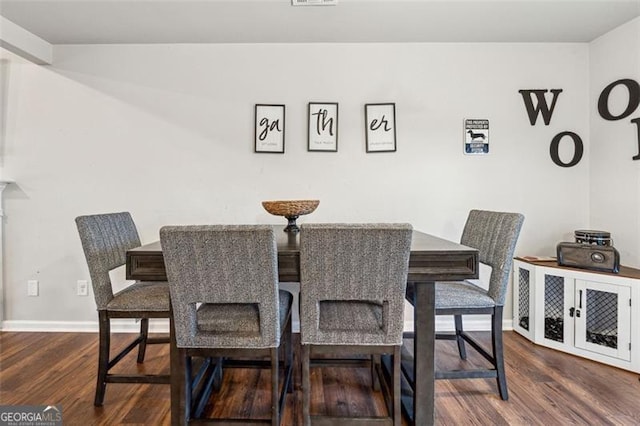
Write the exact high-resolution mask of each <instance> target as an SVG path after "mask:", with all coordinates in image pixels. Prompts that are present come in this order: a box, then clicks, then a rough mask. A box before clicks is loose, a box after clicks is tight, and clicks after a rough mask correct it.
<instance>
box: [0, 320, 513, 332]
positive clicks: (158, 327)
mask: <svg viewBox="0 0 640 426" xmlns="http://www.w3.org/2000/svg"><path fill="white" fill-rule="evenodd" d="M502 328H503V330H513V320H503V321H502ZM293 329H294V331H295V332H298V331H299V330H300V324H299V323H298V321H294V322H293ZM404 329H405V331H411V330H413V321H405V323H404ZM464 329H465V330H467V331H488V330H491V321H490V319H489V318H488V317H487V318H486V319H485V318H474V317H472V316H467V317H465V318H464ZM139 330H140V325H139V322H138V321H136V320H128V319H122V320H121V319H114V320H112V321H111V331H112V332H113V333H137V332H138V331H139ZM436 330H438V331H453V330H454V324H453V317H438V318H436ZM0 331H7V332H11V331H13V332H18V331H20V332H49V333H62V332H67V333H97V332H98V321H21V320H9V321H3V322H2V323H1V324H0ZM149 331H150V332H151V333H168V332H169V320H167V319H152V320H150V321H149Z"/></svg>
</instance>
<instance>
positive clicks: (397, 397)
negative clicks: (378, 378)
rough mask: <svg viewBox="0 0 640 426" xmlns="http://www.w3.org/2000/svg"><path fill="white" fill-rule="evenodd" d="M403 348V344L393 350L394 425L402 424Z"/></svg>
mask: <svg viewBox="0 0 640 426" xmlns="http://www.w3.org/2000/svg"><path fill="white" fill-rule="evenodd" d="M401 348H402V346H396V347H395V348H394V350H393V373H391V374H392V377H393V395H392V398H393V425H394V426H400V425H401V424H402V411H401V410H402V408H401V405H402V394H401V392H402V390H401V383H400V381H401V376H402V371H401V367H400V361H401Z"/></svg>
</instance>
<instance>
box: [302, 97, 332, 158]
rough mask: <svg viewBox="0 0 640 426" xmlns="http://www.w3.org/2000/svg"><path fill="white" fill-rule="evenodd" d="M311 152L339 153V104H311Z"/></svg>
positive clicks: (309, 124)
mask: <svg viewBox="0 0 640 426" xmlns="http://www.w3.org/2000/svg"><path fill="white" fill-rule="evenodd" d="M308 117H309V121H308V127H309V128H308V145H307V149H308V150H309V151H327V152H336V151H338V103H337V102H329V103H317V102H309V115H308Z"/></svg>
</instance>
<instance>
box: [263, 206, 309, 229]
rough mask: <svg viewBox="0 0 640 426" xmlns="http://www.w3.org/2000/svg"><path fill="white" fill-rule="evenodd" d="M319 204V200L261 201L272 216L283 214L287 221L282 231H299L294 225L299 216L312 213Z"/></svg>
mask: <svg viewBox="0 0 640 426" xmlns="http://www.w3.org/2000/svg"><path fill="white" fill-rule="evenodd" d="M318 204H320V200H277V201H263V202H262V207H264V209H265V210H266V211H267V212H269V213H271V214H272V215H274V216H284V217H286V218H287V220H288V221H289V222H288V224H287V227H286V228H284V232H292V233H296V232H300V228H298V225H296V219H297V218H298V217H299V216H302V215H305V214H309V213H312V212H313V211H314V210H315V209H316V207H318Z"/></svg>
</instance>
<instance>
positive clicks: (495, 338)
mask: <svg viewBox="0 0 640 426" xmlns="http://www.w3.org/2000/svg"><path fill="white" fill-rule="evenodd" d="M491 345H492V347H493V357H494V359H495V363H496V364H495V367H496V373H497V376H498V377H497V382H498V391H499V392H500V398H502V400H503V401H507V400H508V399H509V392H508V390H507V375H506V372H505V370H504V350H503V349H504V345H503V341H502V306H496V308H495V311H494V313H493V315H492V316H491Z"/></svg>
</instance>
